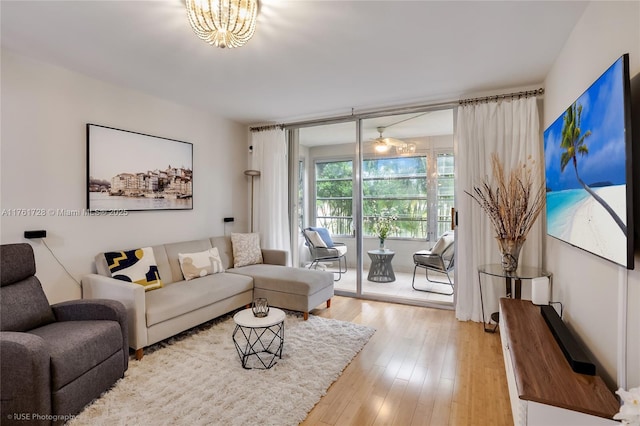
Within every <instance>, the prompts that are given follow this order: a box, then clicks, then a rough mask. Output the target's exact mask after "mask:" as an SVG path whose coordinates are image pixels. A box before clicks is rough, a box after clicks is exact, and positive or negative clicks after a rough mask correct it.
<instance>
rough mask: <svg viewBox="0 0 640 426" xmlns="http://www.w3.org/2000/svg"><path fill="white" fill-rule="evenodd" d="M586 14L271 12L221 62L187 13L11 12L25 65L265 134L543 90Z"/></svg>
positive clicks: (430, 7) (469, 8)
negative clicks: (279, 125)
mask: <svg viewBox="0 0 640 426" xmlns="http://www.w3.org/2000/svg"><path fill="white" fill-rule="evenodd" d="M586 4H587V2H579V1H496V2H488V1H486V2H485V1H468V2H467V1H312V0H298V1H295V0H262V1H261V3H260V8H261V9H260V14H259V17H258V23H257V27H256V32H255V35H254V37H253V39H251V40H250V41H249V42H248V43H247V44H246V45H245V46H243V47H240V48H237V49H219V48H215V47H211V46H209V45H208V44H206V43H205V42H204V41H202V40H200V39H198V38H197V37H196V36H195V35H194V33H193V32H192V30H191V28H190V26H189V23H188V20H187V16H186V11H185V6H184V2H183V1H181V0H163V1H148V0H147V1H95V0H85V1H7V0H2V1H1V2H0V8H1V10H0V17H1V25H0V31H1V34H0V35H1V42H2V47H3V48H6V49H10V50H13V51H15V52H17V53H18V54H21V55H24V56H28V57H32V58H35V59H38V60H41V61H45V62H49V63H53V64H57V65H60V66H62V67H65V68H68V69H71V70H74V71H77V72H80V73H83V74H87V75H89V76H92V77H95V78H97V79H100V80H104V81H107V82H111V83H113V84H116V85H120V86H124V87H129V88H132V89H135V90H139V91H141V92H144V93H148V94H150V95H153V96H157V97H160V98H163V99H167V100H170V101H173V102H177V103H180V104H183V105H187V106H190V107H194V108H198V109H202V110H205V111H210V112H211V113H213V114H216V115H219V116H222V117H225V118H229V119H232V120H235V121H238V122H241V123H246V124H259V123H269V122H292V121H298V120H304V119H311V118H319V117H328V116H334V115H344V114H349V113H351V112H352V111H355V112H356V113H358V112H360V111H368V110H373V109H376V108H388V107H393V106H400V105H412V104H413V105H415V104H418V103H429V102H437V101H442V100H455V99H459V98H461V97H465V96H469V95H475V94H478V93H487V92H491V91H498V92H500V93H501V91H503V90H504V89H505V88H517V87H527V86H532V85H538V84H541V82H542V81H543V80H544V78H545V76H546V74H547V73H548V71H549V69H550V67H551V65H552V64H553V62H554V61H555V60H556V57H557V55H558V54H559V52H560V49H561V48H562V46H563V45H564V43H565V41H566V40H567V38H568V36H569V34H570V33H571V31H572V29H573V27H574V25H575V23H576V22H577V20H578V19H579V18H580V16H581V14H582V13H583V11H584V9H585V7H586ZM352 108H353V110H352Z"/></svg>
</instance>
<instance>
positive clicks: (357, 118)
mask: <svg viewBox="0 0 640 426" xmlns="http://www.w3.org/2000/svg"><path fill="white" fill-rule="evenodd" d="M456 106H457V104H456V105H452V104H443V105H439V106H433V107H423V108H421V109H411V111H409V112H428V111H437V110H443V109H453V114H454V128H455V112H456V108H455V107H456ZM407 112H408V111H407V110H394V111H384V112H378V113H370V114H362V115H352V116H349V117H345V118H338V119H327V120H315V121H311V122H307V123H298V124H290V125H286V127H287V130H288V132H287V140H288V142H289V158H290V161H289V173H290V176H291V177H293V178H292V179H289V217H290V224H291V225H290V227H291V248H292V262H293V263H292V264H293V265H294V266H296V265H298V266H299V253H298V244H299V240H298V234H299V226H298V209H299V208H301V207H302V206H300V205H299V201H298V173H299V129H301V128H304V127H315V126H322V125H329V124H336V123H347V122H353V123H354V124H355V133H356V135H355V136H356V140H355V152H354V156H353V158H354V161H353V180H352V181H353V192H352V197H353V198H352V199H353V201H352V202H353V223H354V225H355V226H354V231H355V232H354V238H355V247H356V291H355V293H353V292H350V291H347V290H336V295H344V296H349V297H356V298H360V299H366V300H377V301H385V302H393V303H401V304H405V305H416V306H425V307H435V308H440V309H455V304H456V299H457V286H456V288H455V291H454V295H453V304H452V305H451V306H447V305H442V304H440V303H433V302H428V301H423V300H417V299H416V300H412V299H405V298H397V297H390V296H382V295H377V294H375V293H363V279H364V276H363V275H364V269H363V267H364V255H366V252H365V251H364V229H363V208H362V203H363V182H362V167H363V164H364V153H363V141H362V134H363V131H362V125H363V124H362V122H363V120H365V119H368V118H375V117H383V116H387V115H399V114H403V113H407ZM454 152H455V142H454ZM454 155H455V154H454ZM311 163H312V162H311V161H308V160H306V161H305V164H306V166H307V167H311ZM454 179H455V178H454ZM454 185H455V180H454ZM307 189H308V188H307ZM307 204H308V203H307ZM309 216H313V217H315V215H307V217H309ZM309 218H310V217H309ZM454 276H455V271H454Z"/></svg>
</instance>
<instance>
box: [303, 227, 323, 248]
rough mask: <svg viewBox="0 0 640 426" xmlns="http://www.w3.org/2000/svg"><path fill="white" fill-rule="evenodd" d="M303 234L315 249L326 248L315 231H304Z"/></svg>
mask: <svg viewBox="0 0 640 426" xmlns="http://www.w3.org/2000/svg"><path fill="white" fill-rule="evenodd" d="M304 234H305V235H306V236H307V238H308V239H309V242H310V243H311V244H313V246H314V247H316V248H318V247H320V248H326V247H327V244H326V243H325V242H324V240H323V239H322V237H320V234H318V233H317V232H316V231H312V230H311V229H305V230H304Z"/></svg>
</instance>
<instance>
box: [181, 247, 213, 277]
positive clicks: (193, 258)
mask: <svg viewBox="0 0 640 426" xmlns="http://www.w3.org/2000/svg"><path fill="white" fill-rule="evenodd" d="M178 260H179V261H180V269H182V275H183V276H184V279H185V280H187V281H189V280H192V279H194V278H198V277H204V276H205V275H209V274H217V273H219V272H224V267H223V266H222V260H221V259H220V253H219V252H218V249H217V248H216V247H214V248H210V249H209V250H205V251H201V252H198V253H178Z"/></svg>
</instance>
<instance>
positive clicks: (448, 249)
mask: <svg viewBox="0 0 640 426" xmlns="http://www.w3.org/2000/svg"><path fill="white" fill-rule="evenodd" d="M413 263H414V267H413V280H412V281H411V286H412V287H413V289H414V290H417V291H424V292H427V293H439V294H444V295H447V296H450V295H452V294H453V282H452V281H451V276H450V273H451V272H452V271H453V268H454V263H455V234H454V232H453V231H447V232H445V233H444V234H442V236H440V238H439V239H438V241H436V243H435V245H434V246H433V248H432V249H431V250H420V251H417V252H415V253H414V254H413ZM418 268H423V269H424V271H425V278H426V279H427V281H429V282H432V283H440V284H448V285H450V286H451V291H450V292H441V291H436V290H432V289H422V288H417V287H416V270H417V269H418ZM429 271H434V272H440V273H443V274H445V275H446V276H447V281H446V282H445V281H436V280H432V279H430V278H429Z"/></svg>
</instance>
